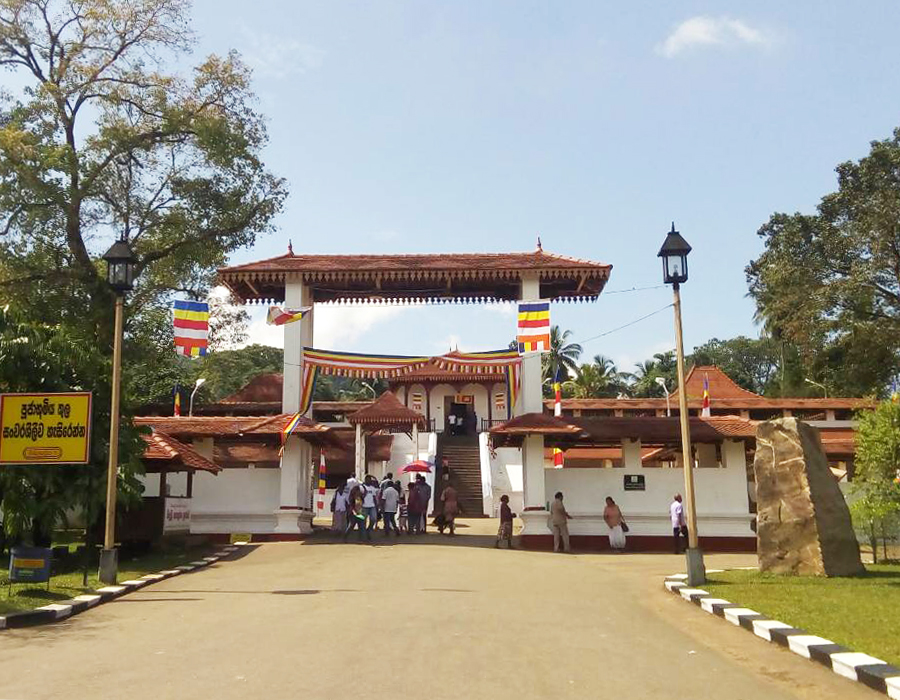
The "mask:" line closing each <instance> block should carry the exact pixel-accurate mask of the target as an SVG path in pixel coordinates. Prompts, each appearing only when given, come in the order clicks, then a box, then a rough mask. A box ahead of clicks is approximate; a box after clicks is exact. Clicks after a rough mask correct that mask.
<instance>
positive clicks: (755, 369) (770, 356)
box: [690, 335, 781, 394]
mask: <svg viewBox="0 0 900 700" xmlns="http://www.w3.org/2000/svg"><path fill="white" fill-rule="evenodd" d="M780 351H781V348H780V346H779V344H778V343H777V342H776V341H775V340H773V339H772V338H767V337H762V338H748V337H746V336H743V335H739V336H737V337H736V338H730V339H729V340H719V339H718V338H712V339H710V340H708V341H706V342H705V343H704V344H703V345H699V346H697V347H696V348H694V352H693V353H691V357H690V363H691V364H695V365H716V366H717V367H719V368H720V369H721V370H722V371H723V372H725V374H727V375H728V376H729V377H731V378H732V379H733V380H734V381H735V382H736V383H737V384H738V385H740V386H742V387H743V388H745V389H747V390H748V391H752V392H754V393H756V394H773V393H775V394H777V393H779V388H780V383H779V380H780V373H779V371H778V370H779V368H780V366H781V354H780Z"/></svg>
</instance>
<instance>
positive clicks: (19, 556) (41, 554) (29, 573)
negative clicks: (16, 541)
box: [7, 547, 51, 595]
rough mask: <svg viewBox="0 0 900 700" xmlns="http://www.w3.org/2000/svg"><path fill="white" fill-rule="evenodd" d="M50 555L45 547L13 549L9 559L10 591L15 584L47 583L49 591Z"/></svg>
mask: <svg viewBox="0 0 900 700" xmlns="http://www.w3.org/2000/svg"><path fill="white" fill-rule="evenodd" d="M50 554H51V552H50V550H49V549H45V548H44V547H13V548H12V549H11V550H10V557H9V587H10V589H12V585H13V584H14V583H45V582H46V584H47V589H48V590H49V588H50ZM8 594H9V593H7V595H8Z"/></svg>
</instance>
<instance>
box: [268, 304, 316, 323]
mask: <svg viewBox="0 0 900 700" xmlns="http://www.w3.org/2000/svg"><path fill="white" fill-rule="evenodd" d="M310 309H312V307H311V306H304V307H303V308H301V309H287V308H282V307H280V306H270V307H269V315H268V316H267V317H266V323H268V324H269V325H270V326H283V325H284V324H285V323H293V322H294V321H299V320H300V319H301V318H303V317H304V316H305V315H306V314H307V313H309V310H310Z"/></svg>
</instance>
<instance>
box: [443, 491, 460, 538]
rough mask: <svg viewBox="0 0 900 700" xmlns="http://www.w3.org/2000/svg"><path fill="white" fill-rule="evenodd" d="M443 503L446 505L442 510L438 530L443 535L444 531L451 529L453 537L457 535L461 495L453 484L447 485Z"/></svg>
mask: <svg viewBox="0 0 900 700" xmlns="http://www.w3.org/2000/svg"><path fill="white" fill-rule="evenodd" d="M441 503H443V504H444V505H443V507H442V508H441V524H440V527H439V528H438V529H439V530H440V531H441V534H442V535H443V534H444V529H445V528H449V529H450V535H451V536H453V535H455V534H456V516H457V515H458V514H459V495H458V494H457V493H456V489H455V488H453V486H452V485H451V484H447V485H446V486H445V487H444V490H443V491H442V492H441Z"/></svg>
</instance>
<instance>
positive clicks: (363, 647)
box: [0, 524, 879, 700]
mask: <svg viewBox="0 0 900 700" xmlns="http://www.w3.org/2000/svg"><path fill="white" fill-rule="evenodd" d="M479 527H484V525H481V524H479V525H478V526H476V527H475V528H471V529H469V530H468V532H474V531H476V530H478V529H479ZM488 527H491V525H488ZM487 542H488V539H487V538H484V539H481V538H479V537H477V536H475V535H462V536H458V537H457V538H456V540H455V541H453V542H452V546H451V544H450V543H449V541H448V539H447V538H441V537H440V536H438V535H436V534H434V535H428V536H426V537H425V538H419V539H416V540H415V541H411V542H410V543H405V544H403V543H401V544H396V543H392V544H390V545H383V546H378V547H370V546H360V545H354V544H349V545H340V544H330V543H323V542H322V541H320V540H314V541H312V542H310V543H307V544H299V543H284V544H267V545H263V546H261V547H258V548H256V549H254V550H253V551H252V552H249V553H247V554H246V555H245V556H244V557H243V558H241V559H239V560H237V561H231V562H225V563H221V564H217V565H214V566H213V567H211V568H209V569H207V570H204V571H201V572H198V573H194V574H187V575H182V576H179V577H177V578H175V579H171V580H169V581H164V582H162V583H160V584H156V585H154V586H151V587H148V588H145V589H143V590H142V591H139V592H137V593H134V594H132V595H130V596H127V597H125V598H122V599H120V600H118V601H116V602H113V603H110V604H107V605H104V606H102V607H100V608H98V609H96V610H92V611H88V612H85V613H82V614H81V615H79V616H77V617H76V618H73V619H72V620H71V621H68V622H64V623H60V624H57V625H51V626H48V627H40V628H33V629H28V630H7V631H5V632H3V633H0V698H2V699H3V700H39V699H44V698H48V699H49V698H91V699H95V700H105V699H107V698H109V699H112V698H115V699H116V700H119V699H120V698H123V697H127V698H129V700H142V699H144V698H147V699H150V698H152V699H154V700H166V699H168V698H179V699H180V698H186V697H190V698H215V699H216V700H231V699H232V698H235V699H237V698H240V699H241V700H243V699H245V698H251V697H260V698H267V699H273V700H280V699H281V698H285V699H288V698H290V699H291V700H294V699H295V698H303V699H304V700H307V699H311V700H315V699H331V698H343V697H345V696H347V694H348V693H349V694H350V696H358V697H364V698H366V700H379V699H381V698H404V697H409V698H413V697H414V698H420V699H422V700H444V699H445V698H446V699H448V700H481V699H483V698H490V699H491V700H505V699H507V698H516V699H517V700H521V699H522V698H553V699H554V700H558V699H559V698H610V697H618V698H623V699H629V700H631V699H635V698H664V697H665V698H706V697H713V696H714V697H717V698H727V699H729V700H733V699H736V698H765V699H766V700H780V699H785V698H816V699H819V698H822V697H840V698H843V699H845V700H855V699H856V698H860V699H867V700H875V698H876V697H879V696H878V695H876V694H875V693H874V692H873V691H870V690H867V689H865V688H860V687H858V686H857V685H855V684H853V683H851V682H849V681H845V680H843V679H841V678H838V677H836V676H835V675H834V674H832V673H831V672H830V671H827V670H824V669H822V668H820V667H819V666H818V665H816V664H813V663H811V662H808V661H805V660H803V659H800V658H799V657H796V656H794V655H793V654H790V653H789V652H786V651H783V650H781V649H778V648H773V647H772V646H771V645H769V644H767V643H765V642H762V641H761V640H760V641H756V640H755V639H753V638H751V637H750V635H749V634H748V633H747V632H745V631H743V630H739V629H736V628H733V627H732V626H731V625H728V624H727V623H725V622H722V621H720V620H718V619H714V618H712V616H710V615H708V614H706V613H704V612H702V611H700V610H699V609H695V608H694V607H693V606H690V605H688V604H686V603H683V602H681V601H680V600H678V599H676V598H675V597H674V596H672V595H671V594H669V593H666V592H664V591H663V590H662V585H661V580H660V577H661V576H663V575H665V574H667V573H673V570H677V569H678V568H680V566H679V565H680V563H681V560H680V558H678V557H675V556H674V555H671V556H664V555H624V556H614V555H574V556H566V555H554V554H548V553H539V552H523V551H511V552H507V551H496V550H493V549H490V548H485V547H483V546H480V545H484V544H485V543H487ZM748 563H752V559H749V560H748V558H747V557H745V556H738V555H718V556H712V557H710V558H709V564H710V565H711V566H713V565H715V566H719V567H721V566H723V565H724V566H738V565H746V564H748Z"/></svg>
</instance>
